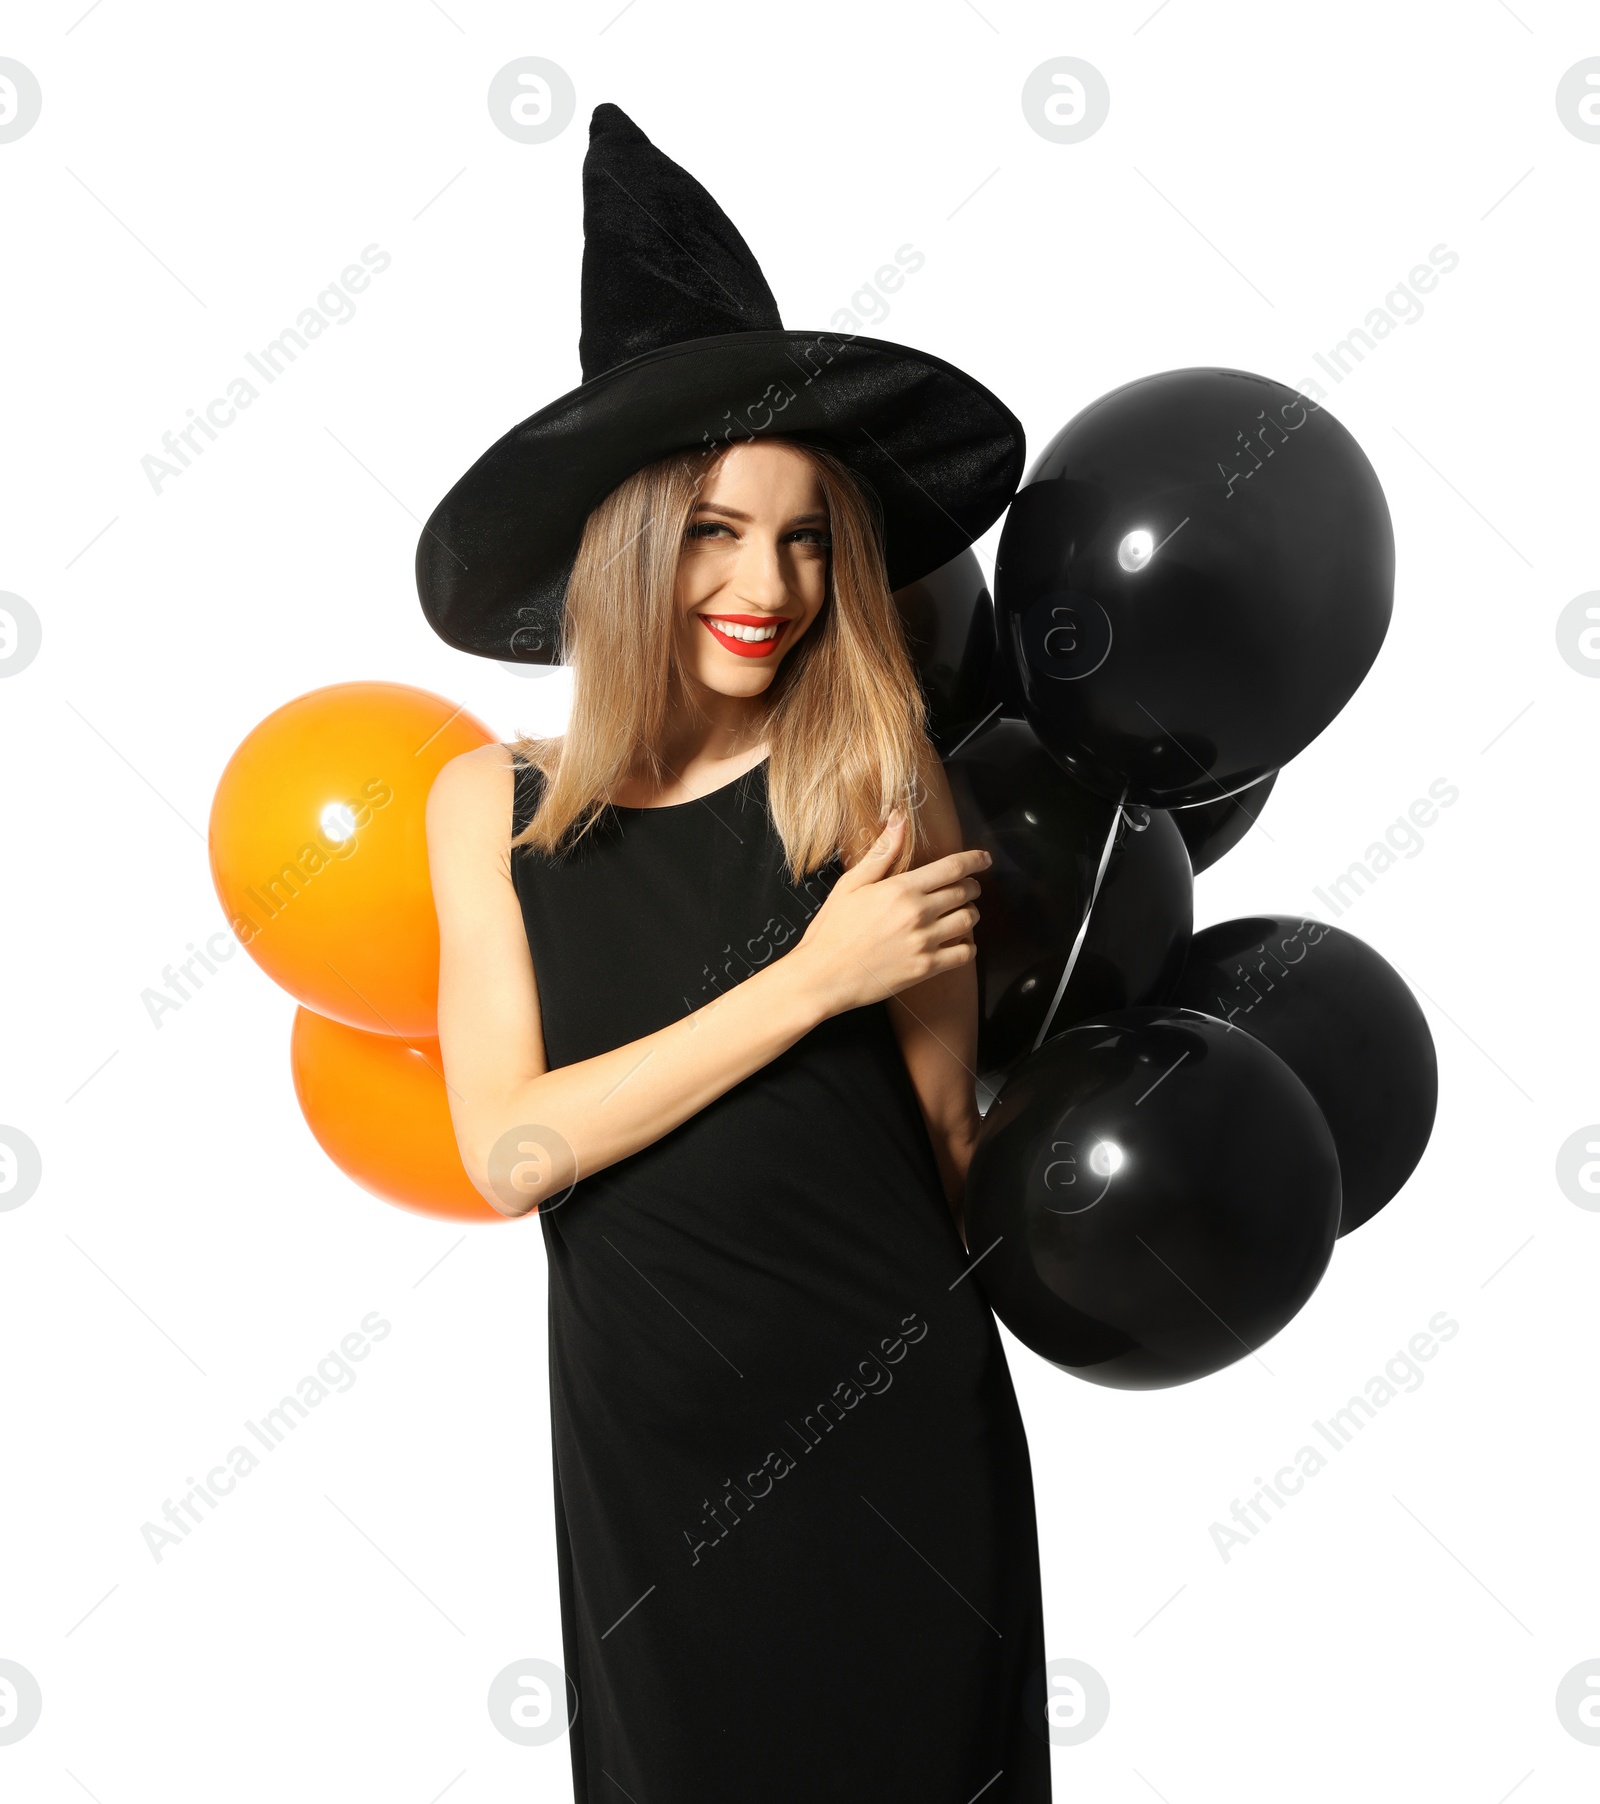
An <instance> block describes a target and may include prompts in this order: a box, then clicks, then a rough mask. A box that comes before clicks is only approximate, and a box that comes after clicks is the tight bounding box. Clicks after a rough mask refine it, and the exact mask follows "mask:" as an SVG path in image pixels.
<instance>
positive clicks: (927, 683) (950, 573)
mask: <svg viewBox="0 0 1600 1804" xmlns="http://www.w3.org/2000/svg"><path fill="white" fill-rule="evenodd" d="M894 599H895V604H896V606H897V607H898V608H899V610H900V620H901V623H902V625H903V626H904V627H905V633H906V649H907V650H908V651H909V652H910V653H911V661H912V663H913V664H915V665H916V667H917V675H918V677H919V678H920V679H921V682H922V692H923V694H924V695H925V696H926V697H927V701H928V736H929V738H931V739H932V740H933V743H934V745H935V746H937V747H938V749H939V750H940V751H941V752H943V751H947V750H949V749H950V748H951V747H953V746H955V745H956V744H957V743H959V741H960V739H961V738H962V736H963V735H964V734H965V733H967V732H968V731H970V729H971V728H972V727H973V726H974V725H975V724H976V723H977V722H978V721H979V720H981V719H982V718H983V716H984V714H985V713H986V712H987V711H988V708H987V706H986V704H985V701H984V697H985V695H986V693H987V690H988V686H989V683H990V679H991V676H992V674H993V665H994V652H995V630H994V602H993V601H992V600H991V599H990V596H989V585H988V583H987V581H986V580H985V579H984V574H983V570H982V568H981V566H980V565H979V563H978V560H977V558H975V557H974V556H973V554H972V553H971V552H970V551H963V552H962V553H961V555H960V556H959V557H957V558H952V559H951V561H950V562H949V563H948V564H942V565H940V567H939V568H938V569H937V570H935V571H933V572H932V574H931V575H928V576H925V577H923V578H922V580H921V581H920V582H914V583H910V584H908V585H907V586H906V587H905V588H904V589H896V590H895V595H894Z"/></svg>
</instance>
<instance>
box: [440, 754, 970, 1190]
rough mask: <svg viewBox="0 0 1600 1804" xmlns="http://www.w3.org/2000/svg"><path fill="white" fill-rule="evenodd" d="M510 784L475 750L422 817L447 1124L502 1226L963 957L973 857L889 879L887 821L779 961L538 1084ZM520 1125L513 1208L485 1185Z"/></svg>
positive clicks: (533, 994) (444, 775) (891, 843)
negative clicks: (537, 1162) (499, 1151)
mask: <svg viewBox="0 0 1600 1804" xmlns="http://www.w3.org/2000/svg"><path fill="white" fill-rule="evenodd" d="M512 782H513V777H512V771H511V762H510V755H509V753H507V752H506V751H505V749H504V748H503V747H501V746H485V747H483V748H481V749H480V750H478V751H475V752H468V753H465V754H463V755H462V756H461V757H458V758H454V759H452V760H451V761H450V763H449V764H447V765H446V766H445V767H444V769H443V770H441V771H440V773H439V776H438V777H437V779H436V780H435V782H434V785H433V789H432V791H431V792H430V794H429V797H428V811H427V830H428V857H429V869H430V872H431V876H432V882H433V897H434V905H435V908H436V911H437V913H438V917H439V1044H440V1051H441V1054H442V1057H443V1061H444V1074H445V1081H446V1084H447V1087H448V1092H449V1100H450V1113H451V1119H452V1121H453V1123H454V1125H455V1130H456V1140H457V1144H458V1145H459V1147H460V1151H461V1158H462V1163H463V1165H464V1167H465V1168H466V1172H467V1175H468V1177H469V1178H470V1179H471V1180H472V1183H473V1185H474V1186H475V1187H476V1188H477V1189H478V1191H479V1192H480V1193H481V1194H482V1195H483V1196H484V1197H485V1199H486V1200H487V1201H488V1202H489V1203H490V1204H491V1205H492V1206H493V1207H494V1208H496V1209H498V1210H499V1211H500V1212H501V1213H502V1214H506V1215H520V1214H524V1213H526V1212H527V1210H528V1209H530V1208H532V1207H535V1206H536V1205H537V1202H538V1198H539V1194H544V1195H559V1194H560V1193H561V1192H562V1191H564V1190H565V1189H566V1187H567V1186H568V1185H569V1184H570V1183H571V1182H572V1180H573V1179H574V1178H575V1177H577V1176H581V1175H586V1174H588V1173H590V1172H594V1171H598V1170H601V1169H602V1168H604V1167H605V1166H607V1165H611V1164H614V1163H615V1162H616V1161H617V1160H619V1159H623V1158H626V1157H628V1155H629V1154H631V1153H635V1152H637V1151H639V1150H640V1148H642V1147H645V1146H648V1145H650V1144H651V1143H652V1142H653V1141H656V1140H659V1139H660V1138H661V1136H662V1135H663V1134H666V1133H669V1132H670V1131H671V1130H672V1129H673V1128H675V1127H677V1126H678V1125H679V1123H680V1122H683V1121H685V1120H687V1119H688V1118H689V1116H691V1115H693V1114H696V1113H697V1112H698V1111H699V1110H701V1109H703V1108H704V1107H705V1106H706V1104H707V1103H709V1102H712V1101H714V1100H715V1099H716V1098H717V1097H718V1096H720V1095H722V1094H723V1093H724V1092H725V1091H727V1090H730V1089H732V1087H733V1086H734V1085H735V1084H737V1083H738V1082H740V1081H741V1080H742V1079H743V1078H745V1077H748V1076H749V1075H750V1073H751V1072H753V1071H757V1070H759V1069H760V1068H761V1067H762V1066H763V1065H766V1064H768V1063H769V1062H770V1061H771V1060H772V1059H774V1058H776V1057H777V1056H778V1054H779V1053H781V1052H783V1051H785V1050H786V1049H787V1048H788V1047H790V1046H792V1045H793V1044H794V1043H795V1041H796V1040H798V1039H800V1038H801V1036H802V1035H804V1034H805V1033H807V1032H809V1030H810V1029H811V1028H813V1027H815V1026H816V1025H817V1024H818V1023H819V1022H821V1021H823V1020H825V1019H827V1018H828V1017H829V1016H830V1015H834V1014H839V1013H842V1012H843V1011H844V1010H846V1009H849V1008H856V1007H859V1006H861V1004H863V1003H866V1002H872V1001H878V1000H882V999H884V998H886V997H887V996H889V995H891V994H894V993H895V992H896V991H897V990H899V989H902V988H906V987H908V986H910V985H911V984H916V983H922V982H924V981H926V979H927V978H929V977H931V976H936V975H938V974H939V973H941V972H944V971H948V970H953V969H955V968H957V967H958V966H960V965H962V964H965V963H967V962H969V961H970V959H971V958H972V956H973V950H972V945H971V921H970V919H969V916H970V915H971V912H972V911H971V909H970V907H969V902H970V896H971V895H972V894H975V893H976V889H977V885H976V883H975V882H973V881H972V879H971V873H972V872H974V871H976V870H978V869H980V868H981V865H982V863H983V854H981V853H963V854H961V855H960V856H959V857H957V858H954V859H945V860H939V861H935V862H933V863H931V864H927V865H923V866H920V867H918V868H916V869H914V870H910V871H906V872H902V873H900V874H898V875H895V876H888V875H886V874H885V873H886V872H887V870H888V868H889V866H890V865H891V864H892V862H893V858H894V855H895V852H896V850H897V849H898V847H899V844H900V841H901V839H902V838H903V836H904V824H903V823H901V824H899V825H898V826H897V825H891V826H890V827H889V828H888V829H886V831H885V833H884V834H883V836H882V837H881V838H880V839H879V841H878V843H877V845H876V846H875V847H874V849H873V850H872V851H871V852H869V853H868V854H867V856H866V857H865V858H864V859H862V861H861V862H860V863H859V864H858V865H856V866H855V867H853V868H852V870H851V871H849V872H848V873H846V875H845V876H844V877H842V878H841V879H840V880H839V882H838V883H837V884H836V885H835V886H834V889H833V892H832V893H831V894H830V895H829V897H828V899H827V901H826V902H825V903H824V904H823V905H822V907H821V908H820V909H818V911H817V913H816V914H815V915H814V916H813V917H812V920H811V923H810V925H809V926H808V927H807V929H806V933H805V935H804V937H803V938H802V939H801V941H800V944H799V945H797V946H796V947H795V948H794V949H793V950H792V951H791V952H789V953H788V954H787V955H785V956H784V957H782V958H779V959H777V960H775V961H774V962H773V963H772V964H770V965H767V966H765V967H764V968H763V969H761V970H760V971H758V972H756V973H755V974H754V975H753V976H750V977H748V978H746V979H745V980H744V981H743V982H742V983H739V984H736V985H735V986H734V987H733V988H732V989H731V990H728V991H727V992H725V993H724V994H723V995H721V996H719V997H717V998H715V999H714V1000H713V1001H711V1002H709V1003H707V1004H706V1005H705V1006H704V1007H703V1008H700V1009H697V1010H695V1011H694V1012H693V1013H692V1014H689V1015H686V1016H684V1018H683V1019H682V1020H680V1021H674V1022H672V1023H671V1024H670V1025H669V1026H667V1027H664V1028H661V1029H659V1030H658V1031H657V1032H656V1033H653V1034H647V1035H645V1036H644V1037H643V1038H642V1039H639V1040H635V1041H632V1042H630V1043H629V1044H628V1045H625V1046H619V1047H617V1048H615V1049H614V1050H613V1051H611V1052H607V1053H602V1054H601V1055H600V1056H599V1057H597V1058H592V1059H583V1060H580V1061H579V1062H578V1063H576V1064H572V1065H565V1066H562V1067H560V1068H558V1069H556V1070H554V1071H552V1070H551V1069H550V1068H549V1065H548V1062H547V1060H546V1057H545V1049H544V1037H543V1031H542V1028H541V1024H540V1017H539V997H538V987H537V984H536V981H535V977H534V971H533V964H532V959H531V957H530V954H529V951H528V943H527V936H526V930H525V928H524V926H523V920H522V911H521V906H520V903H519V901H518V898H517V894H516V891H515V889H514V887H513V885H512V881H511V865H510V838H511V804H512ZM529 1129H531V1130H535V1131H534V1132H532V1133H530V1134H528V1135H527V1136H526V1138H528V1139H530V1140H534V1141H537V1142H538V1144H539V1145H540V1146H541V1147H542V1148H543V1151H544V1155H545V1160H544V1164H543V1168H542V1171H541V1177H542V1180H543V1182H542V1186H541V1189H540V1190H539V1191H538V1192H534V1193H530V1194H528V1195H527V1196H526V1200H523V1197H522V1196H521V1195H520V1194H517V1193H511V1192H508V1191H507V1187H506V1184H505V1182H504V1180H503V1179H501V1180H500V1182H499V1183H498V1184H497V1183H496V1182H495V1175H496V1173H495V1171H492V1170H491V1155H492V1154H493V1153H494V1152H495V1149H496V1148H497V1147H503V1146H504V1145H506V1144H507V1141H508V1137H509V1136H513V1135H514V1134H520V1133H521V1132H522V1131H523V1130H529ZM538 1130H543V1133H544V1136H545V1138H544V1139H542V1140H540V1139H539V1133H538ZM511 1143H512V1144H515V1143H516V1142H515V1140H512V1142H511ZM496 1170H498V1161H497V1162H496Z"/></svg>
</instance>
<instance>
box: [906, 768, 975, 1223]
mask: <svg viewBox="0 0 1600 1804" xmlns="http://www.w3.org/2000/svg"><path fill="white" fill-rule="evenodd" d="M918 778H919V784H920V790H921V807H920V809H919V811H918V826H919V828H920V829H921V833H922V844H921V846H920V848H919V851H918V857H919V859H921V860H925V861H929V862H931V861H933V860H935V859H941V858H946V857H948V856H950V855H951V854H952V853H955V852H959V851H960V850H961V823H960V820H959V819H958V817H957V815H956V807H955V801H954V799H953V797H952V796H951V794H950V782H949V779H948V778H947V777H946V776H945V773H944V766H943V765H942V764H941V763H940V762H939V759H938V755H937V754H936V753H935V751H934V749H933V747H932V746H931V745H929V746H928V747H927V750H926V753H925V755H924V760H923V764H922V768H921V770H920V771H919V773H918ZM976 912H977V911H976V910H974V911H973V913H974V916H976ZM889 1019H890V1020H891V1021H892V1022H893V1024H894V1030H895V1033H896V1035H897V1036H898V1038H899V1041H900V1050H901V1052H902V1053H903V1054H904V1056H905V1061H906V1069H907V1070H908V1071H909V1072H910V1073H911V1082H912V1084H913V1086H914V1087H915V1089H916V1092H917V1100H918V1102H919V1103H920V1104H921V1105H922V1117H923V1120H924V1121H926V1122H927V1124H928V1134H929V1137H930V1138H931V1139H932V1141H933V1150H934V1156H935V1157H936V1158H937V1159H938V1161H939V1173H940V1176H941V1177H942V1178H943V1179H944V1189H945V1196H946V1198H947V1200H948V1201H949V1204H950V1209H951V1213H952V1214H953V1215H954V1216H955V1219H956V1225H957V1227H959V1228H960V1230H961V1235H962V1239H963V1241H964V1240H965V1239H966V1226H965V1222H964V1220H963V1215H962V1199H963V1197H964V1194H965V1191H966V1182H967V1166H968V1165H969V1164H970V1163H971V1161H972V1149H973V1145H974V1143H975V1141H976V1140H977V1136H978V1129H979V1128H980V1127H981V1126H982V1117H981V1116H980V1115H979V1114H978V1104H977V1097H976V1093H975V1077H974V1069H973V1068H974V1066H975V1065H976V1063H977V1057H978V974H977V966H976V964H975V963H974V962H972V961H970V960H969V961H968V962H967V963H965V964H961V965H958V966H956V967H955V968H954V969H952V970H949V971H944V972H941V973H940V974H939V975H938V976H936V977H930V978H929V979H928V980H927V981H926V982H924V983H919V984H917V985H916V986H915V988H913V989H908V990H903V991H901V992H900V993H899V994H898V995H896V996H894V997H891V998H890V1001H889Z"/></svg>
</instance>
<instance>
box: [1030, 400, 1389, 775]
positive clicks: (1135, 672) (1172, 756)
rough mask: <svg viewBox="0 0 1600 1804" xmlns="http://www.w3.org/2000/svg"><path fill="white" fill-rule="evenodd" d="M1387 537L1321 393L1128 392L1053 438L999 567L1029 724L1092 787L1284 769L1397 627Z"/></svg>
mask: <svg viewBox="0 0 1600 1804" xmlns="http://www.w3.org/2000/svg"><path fill="white" fill-rule="evenodd" d="M1393 594H1394V532H1393V528H1392V527H1391V525H1390V521H1389V510H1388V507H1387V505H1386V504H1385V502H1384V498H1383V490H1382V489H1381V488H1380V486H1379V484H1378V479H1377V476H1376V475H1375V474H1374V472H1373V469H1372V466H1371V464H1370V463H1368V461H1367V459H1366V457H1365V456H1364V455H1363V454H1362V451H1361V447H1360V446H1359V445H1358V444H1357V443H1356V441H1355V440H1354V439H1353V438H1352V437H1351V436H1350V434H1349V433H1348V432H1347V431H1346V430H1345V428H1344V427H1343V426H1341V425H1340V424H1339V422H1338V421H1337V420H1336V419H1334V417H1333V415H1332V414H1330V413H1329V412H1327V410H1326V409H1325V408H1322V407H1319V406H1318V405H1316V403H1314V402H1312V401H1309V400H1307V399H1306V398H1305V397H1304V396H1302V395H1300V394H1298V393H1297V392H1296V391H1295V390H1294V389H1292V388H1288V387H1286V386H1285V385H1284V384H1283V383H1281V382H1273V381H1271V380H1269V379H1268V378H1267V377H1265V376H1253V375H1249V374H1247V373H1246V372H1244V371H1242V370H1217V369H1192V370H1169V371H1167V372H1166V373H1165V374H1162V375H1158V376H1146V377H1144V378H1142V379H1141V380H1139V381H1137V382H1130V383H1128V384H1126V385H1125V386H1124V387H1122V388H1119V389H1114V390H1113V391H1112V392H1111V393H1110V394H1109V395H1105V396H1103V397H1102V398H1101V399H1100V400H1098V401H1096V402H1095V403H1094V404H1093V405H1092V406H1090V407H1087V408H1085V409H1084V411H1083V412H1082V413H1080V414H1078V415H1077V417H1076V418H1075V419H1073V420H1072V421H1070V422H1069V423H1068V424H1067V425H1066V426H1065V427H1063V429H1062V430H1061V431H1060V432H1059V433H1058V434H1057V435H1056V437H1055V438H1054V439H1053V440H1052V441H1051V442H1050V444H1049V445H1048V446H1046V448H1045V450H1044V452H1043V454H1042V455H1041V457H1040V459H1039V461H1038V462H1037V464H1036V465H1035V466H1034V468H1033V470H1032V472H1031V473H1030V475H1029V478H1028V481H1027V483H1026V484H1025V486H1024V487H1023V488H1022V489H1020V490H1019V491H1018V493H1017V496H1016V498H1015V499H1014V500H1013V501H1012V503H1011V507H1010V511H1009V513H1008V514H1007V517H1006V524H1005V530H1004V532H1003V534H1002V536H1001V540H1000V552H999V558H998V561H997V563H996V567H995V602H996V607H997V620H998V626H999V632H1000V638H1001V641H1002V643H1004V644H1006V645H1008V646H1009V648H1010V655H1011V659H1012V662H1013V664H1014V666H1015V668H1016V669H1017V670H1018V672H1019V673H1020V676H1021V681H1022V687H1023V700H1024V705H1025V707H1026V710H1027V715H1028V718H1029V720H1030V721H1031V722H1032V723H1033V725H1034V727H1035V728H1036V729H1037V731H1038V733H1039V736H1040V738H1042V739H1043V740H1044V741H1045V743H1046V744H1047V745H1048V746H1049V747H1050V749H1051V751H1052V752H1054V753H1055V755H1056V756H1057V757H1058V758H1059V759H1060V760H1061V762H1062V764H1063V765H1064V766H1065V767H1066V768H1067V769H1068V770H1069V771H1071V772H1072V774H1073V775H1074V776H1075V777H1077V778H1078V779H1079V781H1080V782H1082V783H1083V784H1085V785H1086V786H1087V787H1088V788H1090V789H1093V790H1095V791H1096V792H1097V793H1099V794H1101V795H1105V796H1110V797H1119V796H1123V795H1126V796H1127V797H1128V798H1129V799H1131V800H1133V801H1140V802H1146V803H1149V804H1151V805H1152V806H1155V807H1163V808H1168V807H1176V806H1180V805H1183V804H1186V803H1190V802H1210V801H1217V800H1220V799H1221V798H1222V797H1224V796H1226V795H1230V794H1232V793H1233V792H1234V791H1236V790H1239V789H1242V788H1243V787H1244V786H1245V785H1247V784H1250V783H1254V782H1256V781H1257V780H1258V779H1259V778H1261V777H1264V776H1266V775H1267V773H1268V772H1269V771H1273V770H1276V769H1278V768H1279V766H1281V765H1283V764H1285V763H1287V762H1288V760H1289V759H1290V758H1292V757H1293V756H1294V755H1295V753H1296V752H1298V751H1300V750H1302V749H1303V748H1304V747H1305V746H1306V745H1307V744H1309V743H1310V741H1311V740H1312V739H1314V738H1315V737H1316V735H1317V734H1318V733H1320V732H1321V731H1322V729H1323V728H1324V727H1325V726H1326V725H1327V724H1328V722H1329V721H1330V720H1332V719H1333V717H1334V716H1335V715H1336V714H1337V713H1338V712H1339V710H1340V709H1341V708H1342V707H1343V706H1344V704H1345V703H1346V702H1347V701H1348V700H1349V698H1350V696H1351V694H1352V693H1353V692H1354V690H1355V688H1356V686H1357V684H1359V683H1360V681H1361V679H1362V677H1363V676H1365V675H1366V673H1367V671H1368V669H1369V668H1370V667H1371V665H1372V661H1373V659H1374V658H1375V657H1376V656H1377V652H1378V648H1379V646H1380V645H1381V644H1382V643H1383V638H1384V634H1385V632H1386V631H1387V630H1388V625H1389V616H1390V611H1391V608H1392V604H1393Z"/></svg>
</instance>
